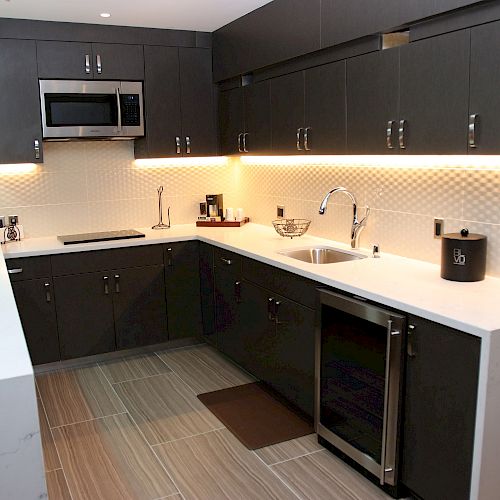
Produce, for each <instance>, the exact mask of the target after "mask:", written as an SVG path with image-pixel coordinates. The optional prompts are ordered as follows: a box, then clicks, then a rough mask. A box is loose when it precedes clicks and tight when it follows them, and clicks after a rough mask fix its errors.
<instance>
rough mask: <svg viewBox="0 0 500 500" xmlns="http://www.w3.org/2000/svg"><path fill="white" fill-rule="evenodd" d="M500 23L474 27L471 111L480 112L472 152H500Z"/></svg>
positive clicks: (473, 113)
mask: <svg viewBox="0 0 500 500" xmlns="http://www.w3.org/2000/svg"><path fill="white" fill-rule="evenodd" d="M499 46H500V22H496V23H490V24H485V25H483V26H478V27H477V28H473V29H472V30H471V65H470V104H469V114H470V115H476V118H475V123H476V124H475V127H474V131H473V134H474V135H473V136H472V141H473V142H472V144H473V146H474V147H471V145H470V144H469V153H478V154H481V153H482V154H498V153H499V152H500V137H499V134H498V130H500V93H499V92H498V88H499V86H500V66H499V65H498V49H497V47H499Z"/></svg>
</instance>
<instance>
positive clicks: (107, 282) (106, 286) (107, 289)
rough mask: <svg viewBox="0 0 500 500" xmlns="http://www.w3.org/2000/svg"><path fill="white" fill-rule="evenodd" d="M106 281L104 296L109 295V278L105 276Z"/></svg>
mask: <svg viewBox="0 0 500 500" xmlns="http://www.w3.org/2000/svg"><path fill="white" fill-rule="evenodd" d="M102 279H103V281H104V295H109V276H103V278H102Z"/></svg>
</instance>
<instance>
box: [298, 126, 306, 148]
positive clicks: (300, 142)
mask: <svg viewBox="0 0 500 500" xmlns="http://www.w3.org/2000/svg"><path fill="white" fill-rule="evenodd" d="M303 130H304V129H303V128H298V129H297V151H304V150H303V149H302V140H301V136H302V131H303Z"/></svg>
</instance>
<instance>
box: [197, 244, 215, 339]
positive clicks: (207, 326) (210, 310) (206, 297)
mask: <svg viewBox="0 0 500 500" xmlns="http://www.w3.org/2000/svg"><path fill="white" fill-rule="evenodd" d="M214 286H215V283H214V251H213V247H212V246H210V245H208V244H207V243H200V295H201V313H202V320H203V338H204V339H205V340H206V341H207V342H209V343H210V344H212V345H216V344H217V336H216V330H215V294H214Z"/></svg>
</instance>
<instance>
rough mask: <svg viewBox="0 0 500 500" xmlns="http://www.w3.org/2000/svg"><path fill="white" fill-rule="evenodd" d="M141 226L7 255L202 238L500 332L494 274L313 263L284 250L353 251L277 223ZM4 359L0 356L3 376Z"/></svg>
mask: <svg viewBox="0 0 500 500" xmlns="http://www.w3.org/2000/svg"><path fill="white" fill-rule="evenodd" d="M138 230H139V231H141V232H143V233H145V234H146V237H145V238H139V239H130V240H117V241H105V242H99V243H82V244H76V245H66V246H65V245H63V244H62V243H60V242H59V241H58V240H57V238H56V237H47V238H31V239H29V238H28V239H25V240H23V241H21V242H16V243H9V244H7V245H3V253H4V256H5V258H7V259H8V258H14V257H31V256H36V255H49V254H57V253H70V252H81V251H87V250H100V249H109V248H120V247H126V246H140V245H147V244H155V243H167V242H173V241H183V240H184V241H185V240H192V239H199V240H201V241H205V242H207V243H210V244H213V245H216V246H219V247H222V248H225V249H227V250H231V251H234V252H238V253H240V254H242V255H245V256H247V257H250V258H253V259H256V260H259V261H261V262H264V263H267V264H270V265H273V266H276V267H278V268H281V269H284V270H286V271H290V272H293V273H296V274H299V275H301V276H304V277H306V278H310V279H312V280H315V281H318V282H320V283H322V284H324V285H327V286H331V287H335V288H337V289H339V290H343V291H346V292H350V293H354V294H357V295H359V296H362V297H365V298H367V299H369V300H373V301H376V302H379V303H380V304H383V305H386V306H389V307H394V308H396V309H400V310H402V311H405V312H408V313H412V314H415V315H418V316H421V317H423V318H427V319H430V320H433V321H436V322H438V323H441V324H444V325H447V326H450V327H453V328H457V329H459V330H462V331H465V332H467V333H470V334H473V335H476V336H479V337H485V336H488V335H490V334H491V333H496V332H497V331H500V279H496V278H491V277H486V279H485V280H484V281H480V282H475V283H458V282H452V281H446V280H443V279H441V278H440V276H439V274H440V268H439V266H437V265H434V264H429V263H426V262H422V261H417V260H412V259H406V258H403V257H398V256H395V255H390V254H384V252H383V249H382V253H381V258H379V259H373V258H371V253H370V252H368V251H367V250H366V249H361V250H360V251H359V252H360V253H363V254H365V255H368V256H369V258H366V259H360V260H354V261H348V262H342V263H336V264H323V265H318V264H308V263H305V262H301V261H299V260H295V259H292V258H290V257H286V256H284V255H280V254H279V253H277V252H278V251H281V250H284V249H289V248H302V247H307V246H312V245H315V246H318V245H320V246H328V247H336V248H339V249H344V250H350V248H348V247H347V246H346V245H345V244H342V243H338V242H335V241H332V240H328V239H323V238H316V237H313V236H308V235H307V234H306V235H304V236H302V237H301V238H296V239H293V240H291V239H285V238H282V237H281V236H279V235H278V234H277V233H276V232H275V231H274V229H273V228H272V227H269V226H262V225H258V224H252V223H250V224H247V225H245V226H243V227H241V228H198V227H196V226H195V225H194V224H187V225H179V226H173V227H172V228H170V229H167V230H162V231H153V230H151V229H144V228H138ZM0 266H1V267H0V277H1V280H2V281H1V283H0V284H1V290H0V293H1V297H2V298H4V299H6V300H2V301H1V307H2V310H3V311H5V312H6V314H4V325H5V324H6V323H5V318H6V316H7V318H9V317H11V319H12V324H13V325H15V326H16V327H18V328H20V325H19V324H18V323H19V319H18V318H17V312H16V311H15V307H13V306H14V302H13V298H12V293H11V289H10V283H9V280H8V276H7V273H6V272H5V269H4V263H3V262H1V263H0ZM14 312H16V314H14ZM19 342H20V343H22V344H24V337H23V336H20V338H19ZM4 345H5V344H4ZM2 352H4V350H3V349H2ZM2 357H3V356H2V355H0V378H1V372H2V371H3V367H2Z"/></svg>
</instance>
